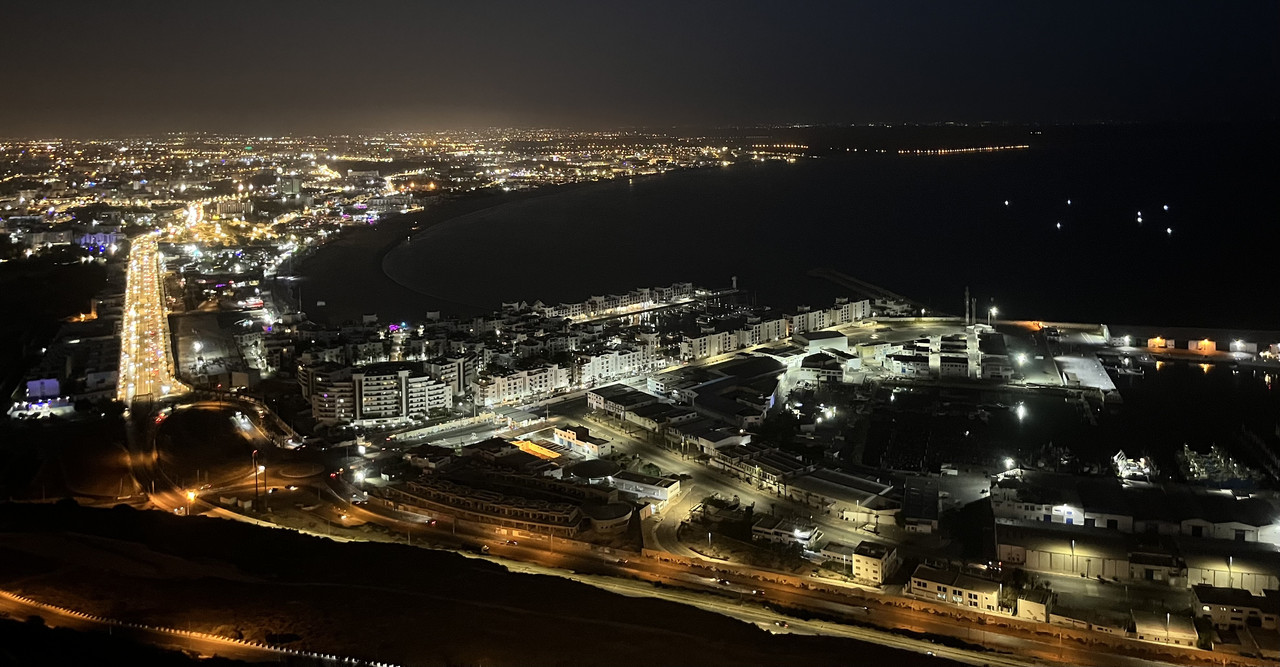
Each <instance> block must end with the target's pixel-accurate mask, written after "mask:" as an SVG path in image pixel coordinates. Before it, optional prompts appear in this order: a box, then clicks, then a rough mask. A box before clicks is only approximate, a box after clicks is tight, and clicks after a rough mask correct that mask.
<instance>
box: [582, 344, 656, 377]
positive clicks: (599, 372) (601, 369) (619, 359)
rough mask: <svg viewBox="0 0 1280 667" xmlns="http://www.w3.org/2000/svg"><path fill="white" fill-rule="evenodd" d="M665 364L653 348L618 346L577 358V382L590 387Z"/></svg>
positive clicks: (646, 371) (645, 371) (648, 370)
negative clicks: (617, 347) (654, 352)
mask: <svg viewBox="0 0 1280 667" xmlns="http://www.w3.org/2000/svg"><path fill="white" fill-rule="evenodd" d="M665 364H666V360H665V359H663V358H662V357H658V356H656V355H654V354H653V349H652V348H649V347H640V348H636V349H630V348H619V349H614V350H606V351H603V352H598V353H595V354H588V355H586V356H584V357H582V358H580V359H579V365H578V381H577V382H578V384H580V385H582V386H584V387H590V386H594V385H597V384H600V383H602V382H609V381H611V380H616V379H619V378H626V377H631V376H633V375H639V374H641V373H648V372H650V371H652V370H655V369H657V368H661V367H662V366H664V365H665Z"/></svg>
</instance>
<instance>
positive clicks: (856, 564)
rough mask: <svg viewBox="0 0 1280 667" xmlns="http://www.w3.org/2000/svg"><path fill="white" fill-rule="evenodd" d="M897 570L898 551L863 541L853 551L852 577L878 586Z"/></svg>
mask: <svg viewBox="0 0 1280 667" xmlns="http://www.w3.org/2000/svg"><path fill="white" fill-rule="evenodd" d="M897 568H898V550H897V549H895V548H893V547H891V546H887V545H884V544H878V543H876V542H869V541H866V540H863V541H862V542H861V543H859V544H858V546H857V547H855V548H854V550H853V576H854V578H855V579H860V580H862V581H867V582H870V583H872V584H875V585H876V586H879V585H881V584H883V583H884V582H885V579H888V578H889V577H890V576H892V575H893V572H894V570H896V569H897Z"/></svg>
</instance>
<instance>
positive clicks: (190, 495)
mask: <svg viewBox="0 0 1280 667" xmlns="http://www.w3.org/2000/svg"><path fill="white" fill-rule="evenodd" d="M195 502H196V492H195V491H187V516H191V506H192V505H194V504H195Z"/></svg>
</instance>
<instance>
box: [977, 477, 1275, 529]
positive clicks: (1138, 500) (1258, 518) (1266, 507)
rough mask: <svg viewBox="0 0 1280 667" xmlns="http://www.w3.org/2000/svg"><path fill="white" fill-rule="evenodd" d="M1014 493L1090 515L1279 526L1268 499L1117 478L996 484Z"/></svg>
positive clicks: (1020, 497) (1008, 479) (1031, 479)
mask: <svg viewBox="0 0 1280 667" xmlns="http://www.w3.org/2000/svg"><path fill="white" fill-rule="evenodd" d="M998 484H999V485H1000V486H1001V487H1002V488H1013V489H1016V490H1017V492H1018V500H1019V501H1020V502H1026V503H1035V504H1040V505H1070V506H1072V507H1079V508H1081V509H1083V510H1085V511H1087V512H1096V513H1100V514H1115V515H1120V516H1131V517H1133V518H1135V519H1164V520H1167V521H1170V522H1173V523H1181V522H1182V521H1186V520H1188V519H1202V520H1205V521H1208V522H1210V523H1240V524H1244V525H1248V526H1254V527H1257V528H1261V527H1263V526H1269V525H1272V524H1273V523H1277V522H1278V521H1280V510H1277V508H1276V506H1275V505H1274V504H1273V503H1272V502H1271V501H1269V500H1267V499H1264V498H1258V497H1253V498H1235V497H1234V496H1231V495H1230V494H1227V493H1220V492H1211V491H1205V490H1201V489H1190V488H1178V487H1174V488H1172V489H1171V488H1169V487H1165V486H1161V485H1155V484H1145V483H1141V482H1122V481H1121V480H1119V479H1117V478H1110V477H1108V478H1084V477H1074V476H1071V475H1059V474H1056V473H1042V472H1027V473H1024V475H1023V477H1022V479H1016V478H1013V477H1006V478H1004V479H1002V480H1000V482H999V483H998Z"/></svg>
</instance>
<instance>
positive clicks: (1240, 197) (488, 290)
mask: <svg viewBox="0 0 1280 667" xmlns="http://www.w3.org/2000/svg"><path fill="white" fill-rule="evenodd" d="M1037 131H1039V132H1040V134H1035V133H1034V132H1037ZM1022 138H1023V140H1024V141H1023V143H1027V144H1030V145H1031V148H1030V149H1027V150H1019V151H1009V152H1001V153H982V154H962V155H945V156H916V155H899V154H897V153H896V152H892V147H891V146H890V150H891V152H888V153H871V154H867V153H864V152H853V151H849V152H845V151H844V150H843V149H842V148H840V147H839V146H838V144H839V141H832V142H828V143H832V144H836V148H835V150H825V151H820V152H819V153H820V155H821V157H817V158H813V159H806V160H800V161H798V162H796V163H794V164H788V163H785V162H771V163H764V164H750V165H741V166H734V167H728V168H720V169H707V170H698V171H687V172H679V173H674V174H668V175H664V176H656V177H642V178H636V179H631V180H625V179H624V180H619V181H611V182H605V183H600V184H596V185H592V186H588V187H582V188H576V189H571V190H568V191H564V192H557V193H553V194H549V195H546V196H540V197H533V198H525V199H521V200H516V201H512V202H509V203H506V204H502V205H499V206H496V207H494V208H489V209H485V210H481V211H478V212H474V213H470V214H467V215H464V216H462V217H458V218H455V219H452V220H449V221H447V222H444V223H441V224H439V225H436V226H433V227H431V228H429V229H427V230H426V231H425V232H423V233H422V234H420V235H419V236H417V237H415V238H414V240H413V242H412V243H409V244H403V245H401V246H400V247H398V248H396V249H395V250H393V251H391V252H390V253H388V255H387V256H386V258H385V260H384V263H383V268H384V270H385V271H386V273H387V274H388V276H390V277H391V278H392V279H393V280H395V281H396V282H399V283H401V284H402V285H404V286H406V287H409V288H411V289H413V290H415V291H418V292H421V293H425V294H429V295H433V296H437V297H441V298H445V299H448V300H451V301H454V302H458V303H463V304H471V305H476V306H483V307H493V306H496V305H497V304H498V303H500V302H502V301H510V300H516V299H524V300H530V301H532V300H534V299H542V300H543V301H547V302H558V301H571V300H581V299H584V298H586V297H589V296H591V295H593V294H601V293H606V292H616V291H625V290H627V289H629V288H632V287H635V286H642V285H662V284H668V283H671V282H675V281H693V282H695V283H698V284H703V285H707V286H721V285H728V284H729V282H730V277H731V276H737V277H738V284H739V286H740V287H742V288H744V289H747V290H750V291H751V292H752V293H753V294H754V296H755V297H756V299H757V301H758V302H759V303H762V304H771V305H777V306H783V307H789V306H793V305H796V304H800V303H808V304H812V305H824V304H826V303H828V302H830V301H831V299H833V298H834V297H836V296H839V295H842V294H844V293H845V292H844V290H842V289H840V288H838V287H836V286H834V285H832V284H830V283H828V282H826V281H824V280H821V279H817V278H813V277H810V276H808V275H806V272H808V271H809V270H810V269H813V268H817V267H831V268H835V269H837V270H839V271H842V272H844V273H847V274H849V275H852V276H855V277H857V278H861V279H863V280H866V281H868V282H871V283H874V284H877V285H880V286H883V287H886V288H888V289H891V290H893V291H896V292H898V293H900V294H904V295H906V296H909V297H912V298H915V299H918V300H920V301H923V302H925V303H928V304H931V306H932V308H933V309H934V310H936V311H939V312H947V313H952V314H959V313H962V312H963V307H964V306H963V296H962V295H963V291H964V288H965V286H966V285H967V286H969V287H970V289H971V291H972V293H973V295H974V296H975V297H977V298H978V299H979V302H980V307H981V308H982V309H983V310H985V308H986V306H987V305H989V304H994V305H996V306H998V307H999V309H1000V313H1001V315H1002V316H1008V317H1011V318H1032V319H1042V320H1064V321H1087V322H1110V323H1115V322H1124V323H1136V324H1151V325H1161V326H1208V327H1223V328H1249V329H1270V330H1277V329H1280V300H1278V299H1277V290H1276V285H1277V282H1276V275H1277V273H1280V271H1277V260H1276V258H1277V254H1278V249H1280V245H1278V243H1277V241H1278V240H1280V228H1278V225H1280V196H1278V193H1280V188H1278V187H1277V185H1280V168H1278V166H1277V165H1278V162H1277V153H1276V150H1277V148H1280V146H1277V141H1276V134H1275V132H1274V128H1262V129H1258V128H1239V127H1233V128H1185V127H1184V128H1150V127H1103V128H1045V129H1043V130H1026V131H1025V133H1024V136H1023V137H1022ZM980 141H981V139H980V138H978V139H973V140H970V144H971V145H976V142H980ZM1001 141H1004V142H1006V143H1007V139H1006V138H1002V139H1001ZM845 143H846V144H847V145H852V144H856V143H857V142H856V141H846V142H845ZM949 147H956V146H954V145H952V146H949ZM1006 200H1007V201H1008V202H1009V203H1008V205H1005V201H1006ZM1068 200H1070V201H1071V203H1070V204H1068V203H1067V202H1068ZM1165 206H1168V210H1166V209H1165ZM1139 212H1141V217H1142V220H1143V221H1142V223H1139V222H1138V221H1137V218H1138V214H1139ZM1059 223H1060V224H1061V228H1059V227H1058V225H1059ZM1169 230H1172V232H1171V233H1170V231H1169Z"/></svg>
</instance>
